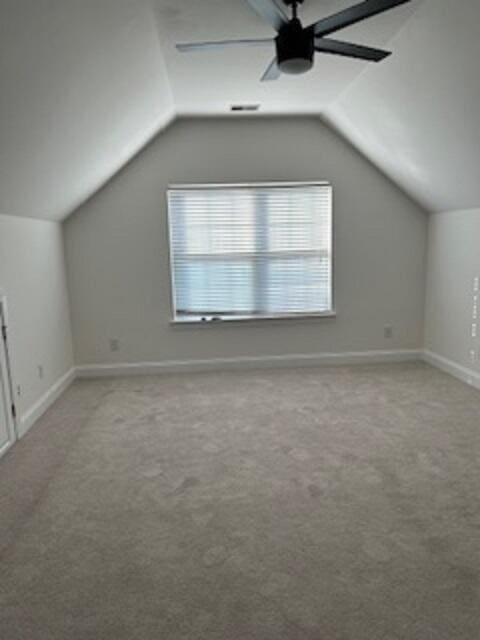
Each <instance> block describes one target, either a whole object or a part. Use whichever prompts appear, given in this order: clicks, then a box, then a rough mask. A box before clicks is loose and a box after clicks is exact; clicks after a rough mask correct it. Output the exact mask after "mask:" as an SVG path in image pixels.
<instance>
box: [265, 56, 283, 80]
mask: <svg viewBox="0 0 480 640" xmlns="http://www.w3.org/2000/svg"><path fill="white" fill-rule="evenodd" d="M281 75H282V72H281V71H280V69H279V68H278V65H277V59H276V58H274V59H273V60H272V61H271V63H270V64H269V65H268V67H267V70H266V71H265V73H264V74H263V76H262V79H261V80H262V82H268V81H270V80H278V78H279V77H280V76H281Z"/></svg>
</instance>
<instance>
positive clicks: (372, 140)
mask: <svg viewBox="0 0 480 640" xmlns="http://www.w3.org/2000/svg"><path fill="white" fill-rule="evenodd" d="M354 3H355V0H305V4H304V5H303V7H302V17H303V18H304V21H305V22H310V21H314V20H316V19H318V18H320V17H323V16H326V15H328V14H330V13H333V12H335V11H338V10H340V9H343V8H345V7H347V6H349V5H351V4H354ZM479 23H480V3H479V2H478V0H460V1H457V2H452V1H451V0H413V1H412V2H410V3H408V4H406V5H403V6H401V7H398V8H397V9H395V10H393V11H390V12H388V13H386V14H383V15H381V16H378V17H376V18H374V19H371V20H368V21H365V22H363V23H361V24H358V25H356V26H354V27H351V28H349V29H345V30H344V31H343V32H338V36H339V37H343V38H345V39H347V38H348V39H351V40H355V41H357V42H359V43H363V44H370V45H374V46H385V45H387V43H388V46H391V47H392V48H393V50H394V55H393V56H391V57H390V58H388V59H387V60H386V61H384V62H383V63H381V64H380V65H367V64H365V63H362V62H358V61H352V60H347V59H343V58H337V57H329V56H317V59H316V65H315V68H314V70H313V71H312V72H311V73H310V74H308V75H306V76H303V77H296V78H295V77H283V78H281V79H280V80H279V81H278V82H275V83H260V82H259V78H260V76H261V74H262V73H263V70H264V69H265V67H266V66H267V64H268V63H269V62H270V60H271V59H272V57H273V47H271V48H270V47H266V48H265V49H261V48H260V49H259V48H255V49H252V50H245V49H240V50H232V51H229V52H226V53H222V54H218V53H203V54H200V53H197V54H188V55H186V54H179V53H178V52H177V51H176V49H175V46H174V45H175V43H176V42H184V41H195V40H207V39H208V40H215V39H223V38H230V37H232V38H242V37H269V36H273V35H274V34H273V32H272V30H271V28H270V27H269V25H267V24H265V23H263V22H262V21H261V19H260V18H259V16H257V14H256V13H255V12H254V11H253V10H252V9H251V8H250V7H249V5H248V4H247V3H246V2H245V0H201V1H199V0H0V214H2V213H4V214H10V215H23V216H30V217H39V218H46V219H53V220H61V219H64V218H65V217H66V216H67V215H68V214H69V213H70V212H72V211H73V210H74V209H75V208H76V207H77V206H78V205H79V204H80V203H81V202H83V201H84V200H85V199H86V198H88V197H89V196H90V195H91V194H93V193H94V192H95V191H96V190H97V189H98V188H99V187H101V186H102V185H103V184H104V183H105V182H106V181H107V180H108V179H109V178H110V177H111V176H112V175H114V174H115V173H116V172H117V171H118V169H119V168H120V167H121V166H123V165H124V164H125V162H127V161H128V160H129V159H130V158H131V157H133V156H134V155H135V153H137V152H138V151H139V150H140V149H141V148H142V147H143V146H144V145H145V144H146V143H147V142H148V141H149V140H150V139H151V138H152V137H153V136H154V135H156V134H157V133H158V132H159V131H161V130H162V129H163V128H164V127H166V126H168V124H169V123H170V122H171V121H172V120H173V119H174V118H175V116H184V115H193V116H195V115H213V116H214V115H225V113H227V112H228V111H229V108H230V105H232V104H235V103H259V104H260V105H261V113H262V114H264V115H271V114H310V115H312V114H313V115H318V116H320V117H322V118H324V119H326V120H327V121H328V122H329V123H330V124H331V125H332V126H333V127H335V128H336V129H337V130H338V131H340V132H341V133H342V134H343V135H344V136H345V137H347V138H348V139H349V140H350V141H352V143H353V144H355V145H356V146H357V147H358V148H359V149H360V150H361V151H362V152H363V153H364V154H365V155H366V156H367V157H368V158H370V159H371V160H372V161H373V162H374V163H376V164H377V165H378V166H379V167H380V168H381V169H382V170H383V171H384V172H386V173H387V174H388V175H389V176H390V177H391V178H392V179H393V180H395V181H396V182H397V183H398V184H400V186H402V187H403V188H404V189H405V190H406V191H408V192H409V193H410V194H411V195H412V196H413V197H414V198H416V199H417V200H418V201H419V202H421V203H422V204H423V205H424V206H425V207H427V208H428V209H430V210H433V211H435V210H439V209H453V208H465V207H470V206H472V207H473V206H478V205H479V204H480V180H479V177H480V175H479V169H478V167H479V166H480V162H479V160H480V157H479V156H480V145H479V142H480V141H479V139H478V138H479V136H480V128H479V127H478V126H477V125H478V121H479V118H478V116H477V114H476V105H477V104H478V100H477V98H478V96H479V90H480V74H479V73H478V71H477V70H476V61H477V60H478V59H479V53H480V44H479V39H478V34H477V31H478V24H479ZM232 117H238V116H233V115H232Z"/></svg>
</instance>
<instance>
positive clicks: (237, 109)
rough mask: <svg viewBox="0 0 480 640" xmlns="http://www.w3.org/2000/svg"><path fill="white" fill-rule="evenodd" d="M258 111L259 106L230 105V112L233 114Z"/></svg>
mask: <svg viewBox="0 0 480 640" xmlns="http://www.w3.org/2000/svg"><path fill="white" fill-rule="evenodd" d="M259 109H260V105H259V104H232V106H231V107H230V111H235V112H237V113H238V112H252V111H258V110H259Z"/></svg>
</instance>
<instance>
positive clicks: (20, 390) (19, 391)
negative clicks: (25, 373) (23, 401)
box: [17, 384, 22, 398]
mask: <svg viewBox="0 0 480 640" xmlns="http://www.w3.org/2000/svg"><path fill="white" fill-rule="evenodd" d="M21 395H22V387H21V386H20V385H19V384H18V385H17V396H18V397H19V398H20V396H21Z"/></svg>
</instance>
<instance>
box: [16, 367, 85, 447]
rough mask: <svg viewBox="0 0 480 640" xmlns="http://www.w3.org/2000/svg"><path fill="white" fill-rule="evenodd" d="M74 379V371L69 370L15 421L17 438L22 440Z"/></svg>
mask: <svg viewBox="0 0 480 640" xmlns="http://www.w3.org/2000/svg"><path fill="white" fill-rule="evenodd" d="M75 377H76V372H75V369H70V371H67V373H66V374H65V375H63V376H62V377H61V378H60V379H59V380H57V382H55V383H54V384H53V385H52V386H51V387H50V389H48V391H47V392H46V393H44V394H43V396H42V397H41V398H40V399H39V400H38V401H37V402H36V403H35V404H34V405H33V407H31V408H30V409H29V410H28V411H27V412H26V413H24V414H23V415H22V416H21V417H20V419H19V420H18V421H17V436H18V437H19V438H23V436H24V435H25V434H26V433H27V432H28V430H29V429H30V428H31V427H32V426H33V425H34V424H35V422H36V421H37V420H38V419H39V418H40V417H41V416H42V415H43V414H44V413H45V411H47V409H48V408H49V407H50V406H51V405H52V404H53V403H54V402H55V400H57V399H58V398H59V397H60V396H61V395H62V393H63V392H64V391H65V390H66V389H67V388H68V387H69V386H70V385H71V384H72V382H73V381H74V379H75Z"/></svg>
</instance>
